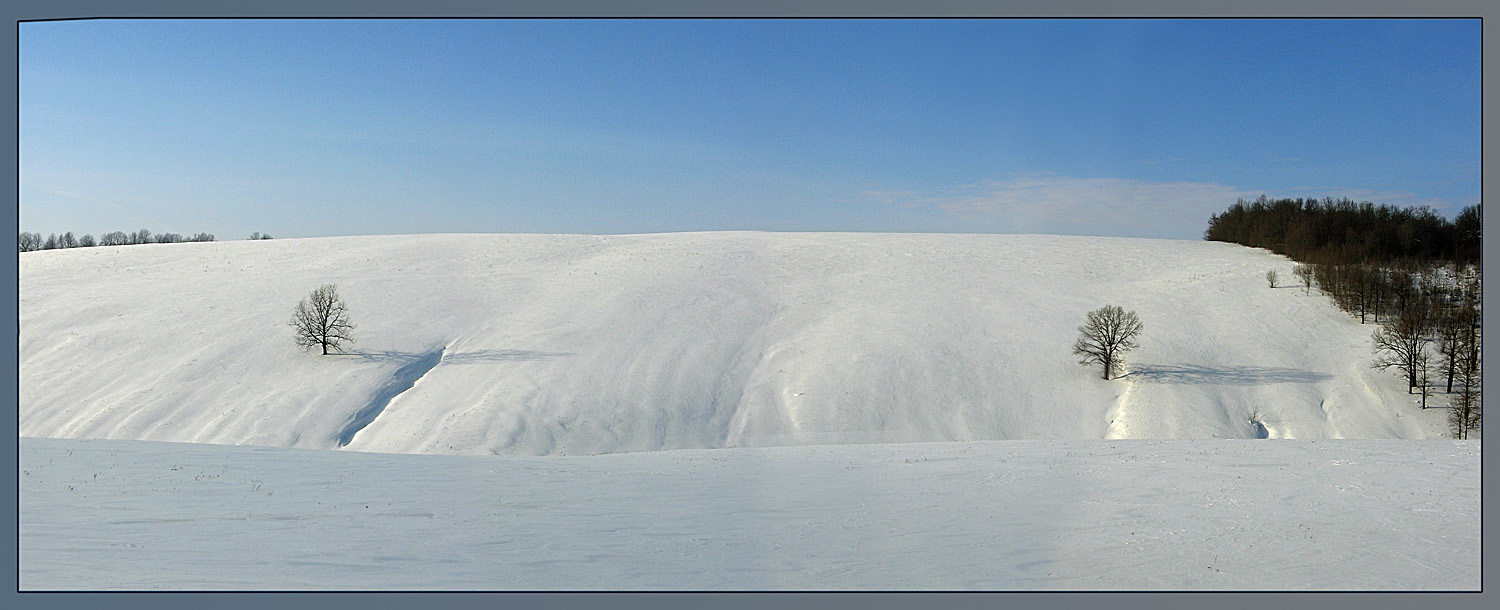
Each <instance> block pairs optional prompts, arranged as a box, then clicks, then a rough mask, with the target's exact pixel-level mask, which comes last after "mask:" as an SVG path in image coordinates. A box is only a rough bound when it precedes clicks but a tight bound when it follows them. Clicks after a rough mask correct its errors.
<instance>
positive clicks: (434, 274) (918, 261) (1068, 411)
mask: <svg viewBox="0 0 1500 610" xmlns="http://www.w3.org/2000/svg"><path fill="white" fill-rule="evenodd" d="M19 264H20V270H19V271H20V342H19V358H20V363H19V367H20V412H19V423H20V435H21V436H23V437H53V438H77V439H88V438H99V439H132V440H153V441H176V442H193V443H216V444H244V445H263V446H278V447H295V448H316V449H332V448H337V447H339V446H340V445H341V443H343V442H347V448H348V449H353V450H360V451H375V452H398V453H440V454H489V453H499V454H514V455H548V454H554V455H577V454H598V453H620V452H634V451H647V450H664V449H686V448H718V447H747V446H781V445H808V444H841V443H876V442H920V441H953V440H958V441H963V440H991V439H1101V438H1111V439H1113V438H1149V439H1206V438H1214V437H1220V438H1255V437H1256V436H1259V435H1260V433H1261V428H1260V427H1259V426H1257V425H1256V424H1255V423H1253V422H1252V419H1257V420H1258V421H1259V422H1260V423H1261V424H1262V425H1263V426H1264V434H1265V435H1267V436H1270V437H1272V438H1297V439H1323V438H1432V437H1439V436H1442V435H1443V434H1444V426H1443V421H1442V420H1443V414H1442V412H1441V411H1439V410H1429V411H1426V412H1422V411H1420V410H1418V409H1417V408H1416V407H1415V406H1414V404H1415V403H1414V400H1413V397H1411V396H1408V395H1407V394H1406V393H1405V388H1404V387H1403V384H1402V383H1401V381H1400V379H1398V378H1397V376H1396V375H1394V374H1389V373H1381V372H1378V371H1372V370H1370V367H1369V362H1370V361H1371V359H1372V356H1371V354H1370V351H1369V349H1370V348H1369V345H1370V342H1369V335H1370V333H1371V331H1372V330H1373V327H1372V326H1361V325H1359V324H1358V323H1357V322H1356V321H1354V320H1351V319H1350V317H1349V316H1347V315H1345V314H1343V313H1341V312H1339V311H1337V310H1336V309H1335V308H1334V307H1333V306H1332V304H1331V303H1330V302H1329V301H1328V299H1327V298H1326V297H1323V296H1320V295H1318V294H1317V293H1316V292H1314V293H1313V294H1312V295H1305V294H1304V293H1303V290H1302V289H1301V288H1291V287H1284V288H1279V289H1274V290H1273V289H1269V288H1268V287H1267V286H1266V283H1265V280H1264V275H1265V272H1266V271H1267V270H1269V269H1277V270H1278V271H1279V273H1280V274H1281V276H1282V277H1287V278H1289V277H1291V272H1290V271H1291V266H1292V263H1291V262H1290V261H1288V260H1286V259H1284V258H1281V257H1278V256H1275V255H1272V254H1269V253H1266V252H1264V251H1259V250H1253V249H1248V248H1244V247H1240V246H1235V245H1230V244H1222V243H1208V242H1196V241H1172V240H1146V239H1119V238H1090V237H1060V236H1014V235H924V234H858V233H839V234H827V233H793V234H777V233H739V232H735V233H686V234H663V235H631V236H599V237H595V236H569V235H423V236H371V237H345V238H318V239H289V240H272V241H235V242H215V243H190V244H167V245H156V246H135V247H131V246H126V247H108V248H83V249H75V250H55V251H45V252H35V253H27V254H23V255H21V256H20V263H19ZM324 283H334V284H337V285H338V287H339V290H340V292H341V294H342V295H343V296H344V298H345V300H346V301H347V303H348V304H349V307H350V309H351V311H352V319H353V321H354V323H355V324H356V326H357V328H356V329H355V335H356V337H357V339H358V342H357V343H355V344H354V345H353V346H352V347H351V351H350V353H349V354H347V355H340V356H328V357H323V356H318V355H317V354H316V353H305V352H301V351H298V350H297V348H296V347H295V346H294V344H293V343H292V337H291V331H290V328H289V327H288V325H287V322H288V321H289V320H290V317H291V312H292V309H293V307H294V306H295V305H296V303H297V301H298V299H300V298H302V297H304V296H305V295H307V293H308V292H310V291H311V290H312V289H313V288H316V287H317V286H319V285H321V284H324ZM1106 303H1113V304H1116V305H1120V306H1122V307H1125V308H1126V309H1129V310H1134V311H1136V312H1137V313H1138V314H1139V315H1140V319H1141V321H1142V323H1143V324H1144V326H1145V331H1144V333H1143V335H1142V337H1141V341H1140V343H1141V346H1140V348H1139V349H1137V350H1135V351H1134V352H1132V353H1130V354H1129V356H1128V360H1129V362H1128V370H1129V371H1130V374H1129V375H1128V376H1127V377H1125V378H1123V379H1117V380H1113V381H1108V382H1106V381H1104V380H1102V379H1099V378H1098V371H1097V370H1096V369H1094V368H1090V367H1083V366H1080V365H1079V364H1078V363H1077V362H1076V360H1077V358H1076V357H1075V356H1074V355H1073V354H1072V353H1071V346H1072V343H1073V340H1074V338H1075V337H1076V335H1077V331H1076V329H1077V327H1078V326H1079V325H1080V324H1081V323H1082V321H1083V318H1084V314H1085V313H1086V312H1087V311H1089V310H1092V309H1095V308H1097V307H1099V306H1101V305H1104V304H1106Z"/></svg>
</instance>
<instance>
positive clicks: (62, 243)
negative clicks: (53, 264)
mask: <svg viewBox="0 0 1500 610" xmlns="http://www.w3.org/2000/svg"><path fill="white" fill-rule="evenodd" d="M213 240H214V236H213V234H211V233H198V234H195V235H189V236H186V237H184V236H183V235H182V234H181V233H156V234H153V233H151V232H150V231H147V230H145V229H141V230H139V231H136V232H134V233H126V232H124V231H115V232H114V233H105V234H104V235H100V236H99V239H97V240H96V239H94V236H93V235H88V234H85V235H84V236H83V237H74V236H73V232H72V231H69V232H67V233H63V234H62V235H57V234H52V235H48V236H47V238H46V239H42V234H41V233H26V232H22V233H21V237H20V247H21V251H22V252H32V251H35V250H58V249H62V248H89V247H93V246H134V245H137V244H176V243H182V242H188V241H213Z"/></svg>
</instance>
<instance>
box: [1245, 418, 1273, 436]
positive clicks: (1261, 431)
mask: <svg viewBox="0 0 1500 610" xmlns="http://www.w3.org/2000/svg"><path fill="white" fill-rule="evenodd" d="M1250 423H1252V424H1255V438H1271V431H1270V430H1267V429H1266V425H1265V424H1263V423H1260V422H1258V421H1251V422H1250Z"/></svg>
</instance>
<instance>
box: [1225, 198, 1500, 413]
mask: <svg viewBox="0 0 1500 610" xmlns="http://www.w3.org/2000/svg"><path fill="white" fill-rule="evenodd" d="M1481 212H1482V210H1481V208H1480V205H1479V204H1475V205H1473V206H1470V207H1467V208H1464V209H1463V210H1462V211H1461V212H1459V214H1458V216H1456V217H1454V219H1453V222H1449V221H1447V220H1445V219H1444V218H1443V217H1442V216H1440V215H1438V214H1437V213H1436V212H1434V211H1433V210H1432V209H1431V208H1428V207H1426V206H1422V207H1418V208H1398V207H1395V206H1391V205H1375V204H1373V203H1370V202H1362V203H1355V202H1353V201H1351V200H1349V199H1341V200H1337V201H1335V200H1333V199H1323V200H1322V201H1318V200H1310V199H1278V200H1274V201H1272V200H1268V199H1266V197H1265V196H1261V197H1260V198H1259V199H1256V200H1255V201H1249V202H1247V201H1245V200H1243V199H1241V200H1239V201H1236V202H1235V203H1234V205H1232V206H1230V207H1229V209H1228V210H1226V211H1225V212H1224V213H1223V214H1215V215H1214V216H1213V217H1211V218H1210V219H1209V221H1208V230H1207V231H1204V234H1203V238H1204V239H1207V240H1210V241H1226V242H1233V243H1237V244H1242V245H1246V246H1251V247H1256V248H1265V249H1267V250H1271V251H1272V252H1276V253H1277V254H1281V255H1283V256H1286V257H1288V258H1291V259H1293V260H1296V261H1298V262H1299V263H1301V264H1298V265H1297V266H1296V268H1295V269H1294V271H1293V275H1295V276H1296V277H1297V279H1298V280H1299V282H1298V283H1300V284H1302V286H1303V289H1304V290H1306V291H1308V292H1311V291H1312V289H1313V288H1314V287H1316V288H1318V289H1319V290H1321V291H1322V292H1324V293H1326V294H1327V295H1328V296H1329V297H1330V298H1332V299H1333V302H1334V303H1335V304H1337V305H1338V306H1339V307H1340V308H1342V309H1344V310H1345V311H1347V312H1349V313H1350V314H1351V315H1355V316H1358V318H1359V322H1360V323H1361V324H1364V323H1365V322H1367V321H1370V320H1372V319H1373V321H1374V322H1375V323H1377V324H1380V325H1381V327H1380V329H1379V330H1377V331H1375V334H1374V336H1373V337H1372V338H1371V339H1372V341H1373V343H1374V350H1375V353H1376V360H1375V363H1374V365H1373V366H1375V367H1376V368H1379V369H1396V370H1398V371H1400V372H1401V373H1402V375H1403V376H1404V377H1405V379H1406V386H1407V392H1419V393H1420V394H1421V396H1422V408H1424V409H1425V408H1427V402H1428V401H1427V399H1428V397H1430V396H1431V395H1433V394H1434V393H1435V392H1436V389H1437V388H1436V387H1434V386H1435V385H1441V386H1442V388H1443V389H1445V390H1446V393H1447V394H1448V395H1449V404H1448V408H1449V410H1450V411H1449V418H1448V425H1449V430H1450V432H1452V434H1453V436H1454V437H1455V438H1468V437H1469V434H1470V432H1471V431H1473V430H1478V429H1480V426H1481V425H1482V415H1481V411H1482V408H1481V402H1480V400H1479V398H1480V353H1481V350H1480V343H1481V340H1482V336H1481V333H1480V326H1481V324H1482V323H1483V318H1482V316H1481V315H1480V299H1479V295H1480V274H1479V264H1480V260H1479V255H1480V238H1481V235H1480V233H1481V225H1480V216H1481ZM1266 279H1267V280H1269V281H1270V283H1271V287H1273V288H1274V287H1275V286H1276V276H1275V272H1274V271H1272V272H1270V273H1268V274H1267V275H1266ZM1434 382H1436V383H1434Z"/></svg>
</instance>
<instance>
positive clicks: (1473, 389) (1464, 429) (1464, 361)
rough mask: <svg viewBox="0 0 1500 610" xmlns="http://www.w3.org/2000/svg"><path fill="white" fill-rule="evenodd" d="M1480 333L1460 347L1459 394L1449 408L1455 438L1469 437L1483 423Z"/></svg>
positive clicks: (1449, 423)
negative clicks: (1480, 393) (1480, 395)
mask: <svg viewBox="0 0 1500 610" xmlns="http://www.w3.org/2000/svg"><path fill="white" fill-rule="evenodd" d="M1479 339H1480V337H1479V334H1478V333H1475V334H1473V335H1472V336H1471V337H1470V338H1469V340H1466V341H1465V342H1464V343H1463V344H1462V346H1461V347H1460V352H1461V353H1462V356H1461V357H1460V358H1459V359H1458V380H1459V388H1460V389H1459V391H1458V395H1456V396H1454V397H1453V400H1452V403H1451V404H1450V406H1449V410H1448V429H1449V431H1450V432H1452V433H1453V438H1459V439H1465V438H1469V431H1470V430H1478V429H1479V428H1480V426H1481V425H1482V424H1483V420H1484V417H1483V409H1484V406H1483V401H1481V400H1480V399H1479V390H1480V387H1479V386H1480V379H1479V374H1480V373H1479V352H1480V349H1479Z"/></svg>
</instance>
